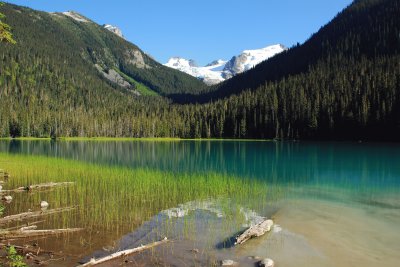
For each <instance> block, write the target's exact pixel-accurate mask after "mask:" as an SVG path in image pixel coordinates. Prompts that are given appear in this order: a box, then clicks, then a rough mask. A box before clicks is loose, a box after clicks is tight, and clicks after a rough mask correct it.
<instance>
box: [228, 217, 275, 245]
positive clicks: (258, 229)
mask: <svg viewBox="0 0 400 267" xmlns="http://www.w3.org/2000/svg"><path fill="white" fill-rule="evenodd" d="M272 225H274V222H273V221H272V220H264V221H262V222H260V223H258V224H256V225H253V226H251V227H250V228H249V229H247V230H246V231H244V233H243V234H241V235H239V236H238V237H236V242H235V245H240V244H243V243H244V242H246V241H247V240H249V239H250V238H253V237H259V236H262V235H264V234H265V233H267V232H269V231H271V227H272Z"/></svg>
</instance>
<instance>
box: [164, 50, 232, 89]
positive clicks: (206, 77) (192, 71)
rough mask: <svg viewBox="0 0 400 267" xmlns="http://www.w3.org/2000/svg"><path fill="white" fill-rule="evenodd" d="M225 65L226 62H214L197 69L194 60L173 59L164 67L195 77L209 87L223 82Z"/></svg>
mask: <svg viewBox="0 0 400 267" xmlns="http://www.w3.org/2000/svg"><path fill="white" fill-rule="evenodd" d="M225 63H226V61H223V60H216V61H213V62H212V63H210V64H208V65H207V66H205V67H198V66H197V65H196V64H195V62H194V60H191V59H190V60H187V59H184V58H180V57H173V58H170V59H169V61H168V62H167V63H166V64H164V65H165V66H167V67H170V68H173V69H177V70H180V71H182V72H185V73H187V74H189V75H192V76H194V77H197V78H199V79H200V80H202V81H203V82H204V83H206V84H208V85H211V84H217V83H220V82H222V81H224V80H225V79H224V78H223V75H222V70H223V68H224V66H225Z"/></svg>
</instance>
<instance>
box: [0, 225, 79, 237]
mask: <svg viewBox="0 0 400 267" xmlns="http://www.w3.org/2000/svg"><path fill="white" fill-rule="evenodd" d="M25 228H26V229H24V228H21V229H20V230H17V231H8V232H0V239H7V238H13V239H17V238H26V237H37V236H48V235H59V234H68V233H74V232H79V231H82V230H83V228H66V229H50V230H33V227H25Z"/></svg>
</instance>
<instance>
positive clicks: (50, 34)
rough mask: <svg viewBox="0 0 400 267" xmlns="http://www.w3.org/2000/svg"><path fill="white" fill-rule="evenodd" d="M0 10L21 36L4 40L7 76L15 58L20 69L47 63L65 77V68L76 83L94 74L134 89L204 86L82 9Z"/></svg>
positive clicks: (162, 90)
mask: <svg viewBox="0 0 400 267" xmlns="http://www.w3.org/2000/svg"><path fill="white" fill-rule="evenodd" d="M2 11H3V13H4V14H5V15H6V17H7V22H8V24H9V25H10V26H11V27H12V28H13V34H14V36H15V39H16V40H17V45H14V46H10V45H2V46H1V54H0V56H2V59H3V60H2V62H1V63H0V64H1V68H0V69H1V70H2V77H3V79H4V78H5V77H4V76H5V75H4V72H5V70H7V69H8V72H13V71H12V70H13V64H14V63H17V64H18V65H19V70H20V71H21V72H22V73H21V74H22V75H25V74H27V73H24V72H25V71H27V70H29V69H30V70H31V71H32V72H33V73H35V75H44V72H43V70H42V69H41V68H43V67H45V68H49V69H50V71H51V72H53V75H54V76H55V77H54V78H58V76H57V75H59V74H60V75H61V77H60V79H61V80H62V79H63V78H65V77H62V76H65V75H66V74H67V73H69V74H70V75H73V76H74V80H75V81H72V84H74V83H75V82H81V83H85V81H84V80H85V79H83V78H82V77H81V76H85V77H87V76H90V78H91V79H102V80H107V79H104V77H108V80H109V82H110V83H111V86H119V87H123V88H127V89H131V90H132V91H135V89H137V88H135V86H136V87H137V85H138V84H140V85H142V87H147V88H148V89H149V90H151V91H154V92H157V93H158V94H161V95H168V94H170V93H180V92H186V93H188V92H191V93H196V92H197V91H196V90H201V89H204V85H203V84H202V83H200V82H199V81H197V80H196V79H194V78H193V77H191V76H189V75H185V74H183V73H181V72H178V71H175V70H172V69H170V68H166V67H165V66H163V65H162V64H159V63H158V62H156V61H154V60H153V59H152V58H150V57H149V56H148V55H147V54H146V53H144V52H143V51H142V50H140V49H139V48H138V47H137V46H135V45H133V44H132V43H129V42H127V41H125V40H124V39H123V38H120V37H118V36H117V35H115V34H112V33H111V32H110V31H108V30H106V29H104V28H103V27H101V26H100V25H98V24H96V23H94V22H93V21H91V20H89V19H87V18H86V17H84V16H82V15H80V14H78V13H75V12H64V13H46V12H39V11H34V10H32V9H29V8H24V7H19V6H15V5H11V4H6V5H5V6H3V7H2ZM101 72H103V74H104V75H102V74H101ZM13 73H14V72H13ZM14 74H16V73H14ZM125 75H127V76H129V78H130V79H134V80H135V82H130V81H129V78H126V77H125ZM123 78H126V81H124V79H123ZM67 79H68V78H67ZM24 81H25V80H22V79H20V82H24ZM98 82H102V81H98ZM127 82H130V84H128V83H127ZM137 93H140V90H138V91H137ZM145 93H146V92H144V94H145Z"/></svg>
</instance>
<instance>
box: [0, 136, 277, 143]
mask: <svg viewBox="0 0 400 267" xmlns="http://www.w3.org/2000/svg"><path fill="white" fill-rule="evenodd" d="M0 140H3V141H12V140H16V141H51V140H53V139H52V138H50V137H14V138H12V137H1V138H0ZM56 140H57V141H148V142H176V141H199V142H202V141H221V142H222V141H224V142H232V141H235V142H272V141H275V140H273V139H234V138H173V137H143V138H138V137H58V138H57V139H56Z"/></svg>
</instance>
